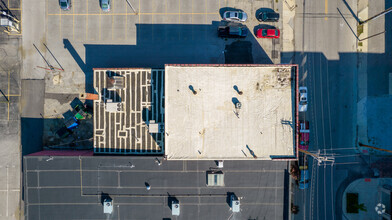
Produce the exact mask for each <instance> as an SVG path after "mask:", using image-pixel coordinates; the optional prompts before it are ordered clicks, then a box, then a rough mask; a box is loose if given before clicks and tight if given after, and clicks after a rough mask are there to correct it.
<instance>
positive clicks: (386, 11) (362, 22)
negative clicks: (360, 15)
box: [359, 7, 392, 24]
mask: <svg viewBox="0 0 392 220" xmlns="http://www.w3.org/2000/svg"><path fill="white" fill-rule="evenodd" d="M391 11H392V7H391V8H388V9H387V10H385V11H383V12H381V13H378V14H376V15H374V16H373V17H370V18H368V19H366V20H364V21H359V24H365V23H366V22H368V21H370V20H373V19H376V18H378V17H381V16H383V15H385V14H388V13H389V12H391Z"/></svg>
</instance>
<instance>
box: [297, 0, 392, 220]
mask: <svg viewBox="0 0 392 220" xmlns="http://www.w3.org/2000/svg"><path fill="white" fill-rule="evenodd" d="M346 3H347V4H345V3H344V1H302V0H301V1H297V5H298V8H297V9H296V19H295V33H296V35H295V46H296V53H295V60H296V63H298V64H300V68H299V69H300V75H301V76H300V77H301V79H302V80H301V81H300V86H301V85H303V86H307V87H308V93H309V95H308V98H309V106H308V111H307V112H306V114H302V115H301V116H300V117H301V119H302V120H309V121H310V124H311V125H310V126H311V133H310V142H311V143H310V148H309V151H311V152H314V153H317V152H318V150H320V153H321V155H329V156H331V155H332V154H334V159H335V163H334V166H330V165H327V166H324V165H321V166H318V165H317V161H315V160H313V159H311V162H310V164H309V170H310V173H311V185H310V188H309V189H307V190H298V189H297V190H296V191H295V195H296V196H295V200H294V201H295V203H297V205H299V206H300V213H299V214H298V215H294V216H293V217H294V219H342V197H343V190H344V189H345V187H346V186H347V185H348V184H349V183H350V182H351V181H353V180H355V179H357V178H360V177H371V176H372V175H373V174H372V172H371V171H370V170H369V168H368V162H369V158H368V157H366V156H361V155H360V154H359V153H358V151H356V148H355V147H356V138H357V130H356V120H357V118H356V111H357V109H356V108H357V107H356V102H357V101H358V100H357V86H358V85H357V79H358V77H357V74H358V70H357V65H358V62H363V61H359V60H358V56H357V53H356V52H357V49H356V48H357V43H358V41H357V38H356V35H355V34H356V32H357V22H356V20H355V18H354V17H353V15H352V14H351V13H350V10H352V11H354V12H356V11H357V8H356V7H357V1H346ZM348 6H349V7H348ZM385 8H388V7H387V6H385ZM382 10H384V3H383V1H377V4H374V6H371V7H369V15H374V14H376V13H377V12H380V11H382ZM383 20H384V17H382V18H380V19H379V21H376V23H375V24H374V23H373V25H375V26H376V27H375V26H372V27H371V28H370V29H378V32H380V31H382V30H383V29H384V26H383V24H380V23H382V22H383ZM377 22H379V24H377ZM369 25H370V22H369ZM385 25H388V23H386V24H385ZM385 29H387V28H386V27H385ZM352 30H354V33H353V32H352ZM374 32H377V31H374ZM369 35H371V33H369ZM385 37H386V36H385ZM383 42H384V36H383V35H381V36H380V37H378V36H377V37H374V38H371V40H369V50H370V48H371V50H372V51H371V52H372V53H369V54H367V60H368V62H370V64H371V66H369V67H368V79H369V81H368V87H369V88H368V89H369V90H372V91H369V95H372V94H381V93H384V94H385V93H386V90H387V87H386V86H387V78H386V77H387V75H386V72H388V71H387V70H386V69H389V71H390V70H391V68H390V64H388V63H390V62H384V63H382V60H384V59H385V60H388V59H389V56H390V55H389V53H390V52H387V54H383V53H384V52H385V51H390V50H388V49H387V48H388V47H385V44H384V43H383ZM373 45H374V47H373ZM369 52H370V51H369ZM380 53H381V54H380ZM365 57H366V56H365ZM377 57H379V59H380V60H379V59H378V58H377ZM389 60H390V59H389ZM373 63H374V64H373ZM380 65H381V70H382V71H381V72H382V74H381V75H377V77H375V78H377V79H375V78H374V77H373V75H374V73H375V68H377V69H379V68H380ZM376 66H377V67H376ZM381 76H382V77H381ZM370 78H372V79H371V80H370ZM360 80H362V79H360ZM376 88H377V89H376ZM377 91H378V92H377ZM309 96H310V97H309ZM328 164H331V163H328Z"/></svg>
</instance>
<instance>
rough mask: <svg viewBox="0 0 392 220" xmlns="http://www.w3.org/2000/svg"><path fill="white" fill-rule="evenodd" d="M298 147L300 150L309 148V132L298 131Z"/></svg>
mask: <svg viewBox="0 0 392 220" xmlns="http://www.w3.org/2000/svg"><path fill="white" fill-rule="evenodd" d="M298 147H299V148H300V149H302V150H308V149H309V132H301V131H300V132H299V145H298Z"/></svg>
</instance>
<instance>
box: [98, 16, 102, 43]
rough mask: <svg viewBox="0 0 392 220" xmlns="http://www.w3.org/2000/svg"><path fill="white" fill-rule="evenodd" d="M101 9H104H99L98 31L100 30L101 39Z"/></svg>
mask: <svg viewBox="0 0 392 220" xmlns="http://www.w3.org/2000/svg"><path fill="white" fill-rule="evenodd" d="M101 11H102V10H99V28H98V31H99V40H101V14H102V12H101Z"/></svg>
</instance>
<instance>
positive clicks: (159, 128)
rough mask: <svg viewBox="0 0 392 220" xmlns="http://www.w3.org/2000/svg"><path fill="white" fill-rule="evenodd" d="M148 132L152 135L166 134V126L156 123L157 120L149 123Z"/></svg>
mask: <svg viewBox="0 0 392 220" xmlns="http://www.w3.org/2000/svg"><path fill="white" fill-rule="evenodd" d="M148 131H149V132H150V134H155V133H164V132H165V126H164V124H163V123H156V122H155V120H150V121H149V123H148Z"/></svg>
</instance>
